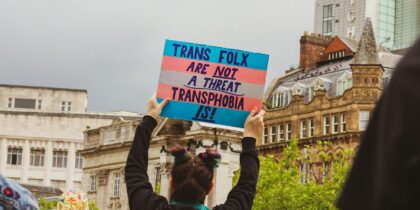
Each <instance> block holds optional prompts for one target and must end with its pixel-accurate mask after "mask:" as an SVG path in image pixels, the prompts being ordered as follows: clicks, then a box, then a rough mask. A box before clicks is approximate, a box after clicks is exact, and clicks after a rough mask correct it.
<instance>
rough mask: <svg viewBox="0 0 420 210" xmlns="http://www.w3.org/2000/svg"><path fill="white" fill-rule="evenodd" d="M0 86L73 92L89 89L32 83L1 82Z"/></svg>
mask: <svg viewBox="0 0 420 210" xmlns="http://www.w3.org/2000/svg"><path fill="white" fill-rule="evenodd" d="M0 87H6V88H31V89H43V90H59V91H72V92H84V93H87V90H86V89H75V88H59V87H46V86H32V85H12V84H0Z"/></svg>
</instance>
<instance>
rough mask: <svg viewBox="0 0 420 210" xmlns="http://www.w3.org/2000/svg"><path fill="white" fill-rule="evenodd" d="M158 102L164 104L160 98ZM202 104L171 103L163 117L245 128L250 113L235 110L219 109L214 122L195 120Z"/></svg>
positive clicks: (165, 109)
mask: <svg viewBox="0 0 420 210" xmlns="http://www.w3.org/2000/svg"><path fill="white" fill-rule="evenodd" d="M157 100H158V102H159V103H160V102H162V101H163V98H158V99H157ZM200 106H201V105H200V104H193V103H188V102H182V101H169V103H168V104H167V105H166V106H165V108H164V109H163V110H162V113H161V116H162V117H169V118H175V119H181V120H188V121H202V122H210V123H216V124H221V125H227V126H233V127H238V128H243V127H244V123H245V120H246V118H247V117H248V115H249V112H246V111H239V110H234V109H225V108H218V107H217V111H216V113H215V115H214V117H213V119H212V120H210V119H203V120H200V119H195V116H196V114H197V112H198V109H199V108H200Z"/></svg>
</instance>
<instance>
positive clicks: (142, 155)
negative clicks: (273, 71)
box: [125, 116, 259, 210]
mask: <svg viewBox="0 0 420 210" xmlns="http://www.w3.org/2000/svg"><path fill="white" fill-rule="evenodd" d="M156 125H157V123H156V120H155V119H153V118H152V117H149V116H145V117H144V118H143V121H142V123H141V124H140V125H139V126H138V127H137V130H136V134H135V136H134V140H133V144H132V146H131V149H130V152H129V154H128V158H127V163H126V167H125V181H126V186H127V193H128V200H129V206H130V209H133V210H143V209H147V210H149V209H150V210H151V209H153V210H155V209H156V210H164V209H165V210H166V209H177V208H176V207H173V206H170V205H169V202H168V200H167V199H166V198H165V197H163V196H159V195H156V194H155V193H154V192H153V188H152V185H151V184H150V182H149V177H148V175H147V162H148V149H149V144H150V140H151V133H152V131H153V129H154V128H155V127H156ZM240 164H241V174H240V178H239V182H238V184H237V185H236V186H235V187H234V188H233V189H232V190H231V192H230V193H229V195H228V198H227V200H226V202H225V204H222V205H219V206H216V207H215V208H213V209H215V210H236V209H237V210H243V209H251V207H252V203H253V200H254V197H255V193H256V185H257V181H258V172H259V160H258V157H257V152H256V149H255V139H253V138H244V139H242V152H241V155H240Z"/></svg>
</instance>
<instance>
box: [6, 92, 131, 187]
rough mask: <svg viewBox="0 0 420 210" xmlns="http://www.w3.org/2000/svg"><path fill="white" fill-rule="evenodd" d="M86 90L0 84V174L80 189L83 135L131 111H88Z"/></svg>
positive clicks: (49, 184)
mask: <svg viewBox="0 0 420 210" xmlns="http://www.w3.org/2000/svg"><path fill="white" fill-rule="evenodd" d="M87 102H88V96H87V91H86V90H80V89H66V88H54V87H34V86H22V85H4V84H0V173H1V174H3V175H4V176H6V177H9V178H11V179H14V180H16V181H18V182H20V183H22V184H26V185H35V186H43V187H54V188H60V189H61V190H63V191H64V190H67V189H81V185H82V175H83V172H82V167H83V158H82V156H81V154H80V153H79V152H77V150H80V149H82V146H83V144H82V142H83V131H84V130H85V129H86V128H89V127H91V128H96V127H100V126H103V125H108V124H110V123H111V122H112V121H113V120H114V119H116V118H119V117H125V118H129V119H138V116H137V114H134V113H124V112H118V113H93V112H87Z"/></svg>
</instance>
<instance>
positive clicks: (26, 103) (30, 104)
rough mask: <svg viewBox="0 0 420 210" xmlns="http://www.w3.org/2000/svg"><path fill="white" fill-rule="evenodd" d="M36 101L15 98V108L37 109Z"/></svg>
mask: <svg viewBox="0 0 420 210" xmlns="http://www.w3.org/2000/svg"><path fill="white" fill-rule="evenodd" d="M35 103H36V100H35V99H26V98H15V104H14V105H15V108H21V109H35Z"/></svg>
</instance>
